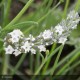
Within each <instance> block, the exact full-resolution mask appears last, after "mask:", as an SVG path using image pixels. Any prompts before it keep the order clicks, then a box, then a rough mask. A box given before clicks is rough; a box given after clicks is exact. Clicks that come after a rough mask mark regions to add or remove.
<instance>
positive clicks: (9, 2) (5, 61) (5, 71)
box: [2, 0, 11, 75]
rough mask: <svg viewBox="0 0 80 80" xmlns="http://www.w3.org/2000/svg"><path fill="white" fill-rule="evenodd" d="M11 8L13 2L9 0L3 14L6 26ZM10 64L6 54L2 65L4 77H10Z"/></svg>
mask: <svg viewBox="0 0 80 80" xmlns="http://www.w3.org/2000/svg"><path fill="white" fill-rule="evenodd" d="M3 3H4V4H6V0H3ZM10 6H11V0H8V1H7V4H6V5H4V13H3V14H4V15H3V16H4V21H3V25H4V26H5V25H6V24H7V20H8V17H9V11H10ZM5 7H6V8H5ZM8 64H9V55H6V54H4V55H3V64H2V75H8Z"/></svg>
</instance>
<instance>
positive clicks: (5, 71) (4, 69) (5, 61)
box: [2, 54, 9, 75]
mask: <svg viewBox="0 0 80 80" xmlns="http://www.w3.org/2000/svg"><path fill="white" fill-rule="evenodd" d="M8 64H9V55H6V54H4V56H3V64H2V75H8Z"/></svg>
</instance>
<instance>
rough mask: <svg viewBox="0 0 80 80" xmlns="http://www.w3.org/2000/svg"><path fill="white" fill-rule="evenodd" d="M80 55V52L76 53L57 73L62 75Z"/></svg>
mask: <svg viewBox="0 0 80 80" xmlns="http://www.w3.org/2000/svg"><path fill="white" fill-rule="evenodd" d="M79 55H80V52H78V53H76V54H75V55H74V56H73V57H72V58H71V59H70V60H69V61H68V63H67V64H65V65H64V66H63V67H62V68H61V69H60V70H59V71H58V72H57V73H56V75H60V74H62V73H63V72H64V70H65V69H66V68H67V67H68V66H69V65H70V64H71V63H72V62H73V61H75V60H76V59H77V58H78V57H79Z"/></svg>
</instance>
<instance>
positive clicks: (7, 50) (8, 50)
mask: <svg viewBox="0 0 80 80" xmlns="http://www.w3.org/2000/svg"><path fill="white" fill-rule="evenodd" d="M4 49H5V53H6V54H12V53H13V51H14V49H13V48H12V46H11V45H8V46H7V47H6V48H4Z"/></svg>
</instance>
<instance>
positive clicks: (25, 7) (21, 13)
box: [5, 0, 33, 27]
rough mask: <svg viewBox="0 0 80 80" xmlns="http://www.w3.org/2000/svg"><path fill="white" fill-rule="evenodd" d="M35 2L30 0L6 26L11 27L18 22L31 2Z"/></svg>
mask: <svg viewBox="0 0 80 80" xmlns="http://www.w3.org/2000/svg"><path fill="white" fill-rule="evenodd" d="M32 2H33V0H29V1H28V2H27V3H26V5H25V6H24V7H23V9H22V10H21V11H20V12H19V14H18V15H17V16H16V17H15V18H14V19H13V20H12V21H11V22H10V23H9V24H8V25H7V26H5V27H9V26H11V25H13V24H14V23H16V22H17V21H18V20H19V18H20V17H21V16H22V15H23V14H24V13H25V11H26V10H27V9H28V7H29V6H30V5H31V3H32Z"/></svg>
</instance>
